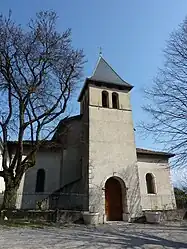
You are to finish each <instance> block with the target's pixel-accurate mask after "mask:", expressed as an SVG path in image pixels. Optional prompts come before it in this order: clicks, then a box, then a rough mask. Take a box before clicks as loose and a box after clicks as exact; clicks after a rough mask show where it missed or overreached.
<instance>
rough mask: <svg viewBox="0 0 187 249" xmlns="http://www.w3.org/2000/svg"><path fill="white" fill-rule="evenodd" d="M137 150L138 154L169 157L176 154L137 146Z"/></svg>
mask: <svg viewBox="0 0 187 249" xmlns="http://www.w3.org/2000/svg"><path fill="white" fill-rule="evenodd" d="M136 152H137V154H144V155H155V156H156V155H157V156H165V157H168V158H169V157H173V156H175V155H174V154H172V153H168V152H163V151H155V150H147V149H142V148H136Z"/></svg>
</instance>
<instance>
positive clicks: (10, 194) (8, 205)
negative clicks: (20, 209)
mask: <svg viewBox="0 0 187 249" xmlns="http://www.w3.org/2000/svg"><path fill="white" fill-rule="evenodd" d="M17 190H18V188H17V187H9V188H6V185H5V192H4V198H3V204H2V206H1V209H15V208H16V199H17Z"/></svg>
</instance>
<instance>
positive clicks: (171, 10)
mask: <svg viewBox="0 0 187 249" xmlns="http://www.w3.org/2000/svg"><path fill="white" fill-rule="evenodd" d="M9 9H11V10H12V12H13V18H14V19H15V20H16V21H17V22H18V23H22V24H26V23H27V22H28V19H29V18H30V17H34V15H35V13H36V12H37V11H40V10H55V11H56V12H57V14H58V16H59V20H58V30H59V31H63V30H65V29H66V28H72V32H73V33H72V37H73V44H74V46H75V47H78V48H83V49H84V52H85V55H86V59H87V60H88V62H87V64H86V66H85V71H84V74H85V76H90V75H91V73H92V71H93V69H94V67H95V64H96V61H97V59H98V54H99V47H102V50H103V56H104V58H105V59H106V60H107V61H108V62H109V64H111V65H112V67H113V68H114V69H115V70H116V71H117V73H118V74H119V75H120V76H121V77H122V78H123V79H125V80H126V81H127V82H129V83H130V84H132V85H134V86H135V87H134V89H133V91H132V107H133V118H134V125H135V127H136V126H137V124H138V122H139V121H140V120H142V119H143V120H145V119H146V118H147V117H146V115H145V114H144V113H143V111H142V109H141V106H142V104H143V102H144V100H143V93H142V92H141V89H142V88H143V87H145V86H146V85H147V86H151V84H152V79H153V77H154V76H155V75H156V72H157V68H158V67H159V66H161V65H162V63H163V54H162V49H163V48H164V47H165V44H166V40H167V39H168V38H169V34H170V33H171V32H172V31H173V30H174V29H175V28H177V26H178V25H179V23H181V22H182V20H183V19H184V18H185V15H186V14H187V1H186V0H180V1H176V0H92V1H91V0H90V1H88V0H68V1H65V0H45V1H42V0H32V1H30V0H17V1H14V0H6V1H5V0H1V5H0V11H1V12H2V13H3V14H8V11H9ZM73 111H74V113H76V112H78V104H77V103H76V102H75V103H74V110H73ZM136 142H137V146H139V147H146V148H151V149H153V148H154V149H158V148H160V149H161V147H160V145H158V144H154V143H153V141H152V140H151V138H149V139H148V138H146V139H143V138H142V137H140V136H139V134H138V131H137V132H136Z"/></svg>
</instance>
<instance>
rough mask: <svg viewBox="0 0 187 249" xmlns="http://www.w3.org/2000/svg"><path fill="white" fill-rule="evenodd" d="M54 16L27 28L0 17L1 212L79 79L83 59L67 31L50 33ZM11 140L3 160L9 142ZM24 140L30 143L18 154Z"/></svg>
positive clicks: (13, 197)
mask: <svg viewBox="0 0 187 249" xmlns="http://www.w3.org/2000/svg"><path fill="white" fill-rule="evenodd" d="M56 21H57V15H56V13H55V12H39V13H37V14H36V18H35V19H33V20H30V22H29V24H28V26H27V29H24V28H22V27H21V26H20V25H17V24H16V23H15V22H13V21H12V20H11V14H10V15H9V17H8V18H7V17H4V16H2V15H1V16H0V37H1V38H0V95H1V101H0V131H1V140H2V148H3V150H2V169H3V170H2V171H0V176H1V177H3V178H4V182H5V193H4V201H3V205H2V208H14V207H15V200H16V193H17V190H18V188H19V185H20V181H21V179H22V176H23V174H24V173H25V172H26V171H27V170H28V169H29V168H31V167H33V166H34V165H35V155H36V152H37V151H38V149H39V148H40V146H42V144H43V143H44V142H45V140H46V139H48V138H49V137H50V135H51V134H52V133H53V132H54V130H55V127H56V122H57V119H58V118H62V115H63V114H64V113H65V111H66V109H67V104H68V101H69V100H70V98H71V96H72V93H73V92H74V90H75V89H76V87H77V86H78V84H79V81H80V79H81V77H82V70H83V65H84V61H83V60H84V55H83V51H82V50H75V49H74V48H73V47H72V41H71V30H69V29H68V30H66V31H65V32H63V33H62V34H60V33H59V32H57V30H56ZM12 138H13V139H15V140H16V141H17V143H16V149H15V151H14V155H13V156H12V157H9V146H8V144H9V142H8V140H9V139H12ZM24 139H28V140H29V141H30V144H31V146H30V149H29V152H28V153H27V154H26V155H25V157H24V158H23V154H24Z"/></svg>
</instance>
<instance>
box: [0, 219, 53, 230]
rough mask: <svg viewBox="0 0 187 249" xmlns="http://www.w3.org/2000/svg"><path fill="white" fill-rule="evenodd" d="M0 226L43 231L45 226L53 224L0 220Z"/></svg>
mask: <svg viewBox="0 0 187 249" xmlns="http://www.w3.org/2000/svg"><path fill="white" fill-rule="evenodd" d="M0 226H3V227H5V226H6V227H18V228H26V227H29V228H39V229H44V228H45V227H46V226H54V224H53V223H49V222H43V221H25V220H1V221H0Z"/></svg>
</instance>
